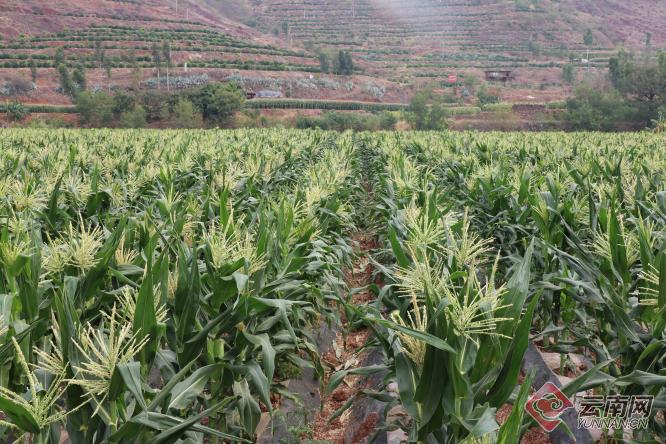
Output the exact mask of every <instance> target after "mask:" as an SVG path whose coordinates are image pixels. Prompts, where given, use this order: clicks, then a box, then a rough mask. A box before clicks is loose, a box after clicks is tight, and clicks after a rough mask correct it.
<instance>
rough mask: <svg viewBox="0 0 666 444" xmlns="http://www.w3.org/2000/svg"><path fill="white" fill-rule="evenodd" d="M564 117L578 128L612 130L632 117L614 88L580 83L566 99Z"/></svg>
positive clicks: (630, 111)
mask: <svg viewBox="0 0 666 444" xmlns="http://www.w3.org/2000/svg"><path fill="white" fill-rule="evenodd" d="M566 108H567V111H566V113H565V119H566V120H567V121H568V122H569V123H570V124H571V125H572V127H573V128H574V129H578V130H592V131H613V130H616V129H618V127H619V125H620V124H621V123H623V122H627V121H629V120H630V119H631V117H632V109H631V108H630V107H629V106H628V105H627V104H626V103H625V101H624V100H623V99H622V97H621V96H620V95H619V94H618V93H617V92H616V91H614V90H610V91H604V90H602V89H599V88H596V87H594V86H592V85H580V86H579V87H577V88H576V90H575V91H574V94H573V96H572V97H570V98H569V99H567V102H566Z"/></svg>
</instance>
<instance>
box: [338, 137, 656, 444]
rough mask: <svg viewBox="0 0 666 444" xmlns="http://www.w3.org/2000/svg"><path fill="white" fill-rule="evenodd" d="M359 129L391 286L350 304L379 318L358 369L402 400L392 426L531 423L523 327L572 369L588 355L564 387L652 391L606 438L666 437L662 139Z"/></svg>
mask: <svg viewBox="0 0 666 444" xmlns="http://www.w3.org/2000/svg"><path fill="white" fill-rule="evenodd" d="M358 143H359V145H360V146H361V147H362V148H361V149H362V150H363V156H364V158H365V159H366V160H365V161H366V164H367V166H366V169H367V170H368V171H370V173H369V174H370V176H371V180H372V181H373V183H374V186H373V189H374V193H375V195H376V206H375V207H374V208H373V216H370V217H368V219H370V220H372V221H373V222H374V223H375V229H376V230H377V233H378V236H379V239H380V245H381V248H380V249H379V250H378V251H377V252H375V254H374V255H373V256H372V260H373V262H374V264H375V266H376V270H377V271H376V273H377V275H378V276H380V277H381V279H380V281H381V282H383V283H384V285H383V286H381V287H379V286H378V287H375V288H374V290H375V292H376V295H377V302H375V303H373V304H370V305H369V306H368V307H365V308H363V309H358V308H356V307H347V308H348V309H349V310H353V311H354V312H355V313H356V314H357V315H358V318H359V320H358V321H357V322H358V323H360V324H364V325H366V326H368V327H369V328H371V329H373V331H375V333H376V345H377V346H380V347H382V348H383V350H384V353H385V357H386V366H385V368H377V367H368V368H365V369H355V370H354V372H357V373H363V372H373V371H388V376H386V377H385V379H384V381H385V382H386V387H385V390H384V392H383V394H384V395H385V396H387V397H389V399H391V397H392V399H391V401H389V402H393V403H395V404H399V405H401V406H402V407H403V408H404V410H405V411H406V412H407V413H408V417H409V418H410V420H409V421H407V422H403V423H400V424H398V425H399V426H401V427H402V428H404V429H405V430H407V431H409V438H410V441H412V440H413V441H417V440H418V441H419V442H421V441H425V440H426V439H428V437H430V438H433V437H435V439H436V440H437V442H451V443H452V442H470V441H465V440H470V439H485V440H486V441H484V442H502V443H509V442H518V438H517V437H519V436H521V434H522V433H523V432H525V430H526V429H527V428H529V427H530V426H532V425H534V423H531V422H530V420H529V419H527V418H526V417H525V416H526V415H525V413H524V410H523V408H524V405H525V401H526V399H527V396H528V394H529V392H528V388H529V384H530V383H531V381H532V379H531V378H532V375H530V374H526V375H521V373H520V372H521V361H522V359H523V354H524V352H525V350H526V347H527V346H528V342H529V341H534V342H535V343H537V344H538V346H539V347H540V349H541V350H542V351H549V352H555V353H560V354H561V355H560V356H561V367H562V369H564V368H568V367H570V366H571V365H572V363H571V361H570V360H569V358H568V356H570V354H571V353H578V354H580V355H583V356H585V357H586V358H589V359H590V361H591V367H590V368H589V369H588V370H587V371H585V372H582V371H576V372H574V373H573V374H569V376H570V378H568V379H566V380H565V381H568V382H566V383H565V384H564V386H563V388H562V391H563V392H564V393H565V394H566V395H568V396H570V397H571V398H572V399H574V396H575V395H576V394H577V393H579V394H580V393H581V392H585V391H586V393H587V394H591V393H594V394H595V395H618V396H637V395H638V396H640V395H649V396H654V406H653V408H654V411H653V412H657V413H656V414H653V416H652V417H651V418H650V422H649V426H648V427H647V429H645V430H640V431H635V432H633V433H634V434H633V436H631V434H632V432H631V431H630V432H627V431H624V430H617V431H612V430H611V431H605V433H606V434H607V435H608V436H609V438H608V439H610V438H615V439H618V440H619V442H626V441H623V440H628V441H631V442H657V441H654V440H659V439H663V437H664V436H666V427H665V422H664V417H663V410H662V409H664V407H666V388H664V387H665V386H666V367H665V364H666V341H665V340H666V192H665V191H664V190H665V187H664V185H665V183H664V179H665V177H664V173H665V172H666V150H664V148H665V146H666V140H664V139H663V138H658V137H655V136H653V135H649V134H633V135H601V134H569V135H564V134H554V133H550V134H549V133H541V134H518V133H516V134H501V135H500V134H484V135H481V134H472V133H458V134H441V133H429V134H427V133H426V134H423V133H421V134H410V135H405V134H395V133H384V134H381V135H376V134H374V135H362V136H360V137H359V142H358ZM342 373H344V372H342ZM338 375H339V376H337V377H332V378H331V380H332V381H335V382H338V381H339V378H340V376H342V375H341V374H338ZM523 378H524V379H523ZM519 381H521V382H522V385H521V386H520V390H519V391H518V389H517V388H516V385H517V383H518V382H519ZM391 383H395V384H397V387H398V390H397V392H398V394H397V395H396V391H395V390H393V391H391V390H389V389H388V387H389V386H390V384H391ZM334 388H335V386H334V385H330V386H329V388H328V389H329V391H330V390H333V389H334ZM536 388H538V387H535V389H536ZM508 402H510V403H513V408H512V410H511V413H510V415H509V417H508V419H507V420H506V421H505V422H504V423H503V425H502V426H501V427H499V425H498V423H497V421H496V412H497V409H499V408H501V407H502V406H504V405H505V404H506V403H508ZM627 433H629V435H626V434H627ZM632 440H633V441H632Z"/></svg>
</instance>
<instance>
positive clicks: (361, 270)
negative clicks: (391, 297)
mask: <svg viewBox="0 0 666 444" xmlns="http://www.w3.org/2000/svg"><path fill="white" fill-rule="evenodd" d="M352 241H354V243H355V244H356V245H357V246H358V251H357V254H356V259H355V261H354V263H353V265H352V267H351V269H348V270H345V280H346V282H347V285H348V287H349V289H350V290H352V289H355V288H364V290H362V291H359V292H356V293H355V294H354V295H353V296H352V299H351V301H352V303H353V304H354V305H363V304H366V303H368V302H369V301H372V300H373V299H374V298H375V296H374V295H373V294H372V292H370V291H369V290H368V289H366V287H367V286H368V285H370V284H371V283H372V276H373V271H374V268H373V266H372V264H371V263H370V261H369V260H368V256H367V255H368V254H369V253H370V252H371V251H372V250H374V249H375V248H376V247H377V240H376V236H375V235H374V234H372V233H356V234H354V235H353V236H352ZM341 317H342V323H343V324H342V325H343V331H346V332H348V333H347V335H346V337H345V336H343V335H342V334H341V333H340V332H338V334H337V337H336V340H335V343H334V345H333V348H332V349H331V350H330V351H328V352H327V353H325V354H324V355H323V356H322V361H323V362H324V364H325V367H326V376H325V381H324V386H326V384H328V380H329V378H330V376H331V374H332V373H333V372H335V371H338V370H342V369H345V368H353V367H359V366H362V365H363V362H364V359H365V358H366V356H367V354H368V353H369V350H367V349H363V347H364V346H365V345H366V344H367V342H368V340H369V339H370V337H371V335H372V332H371V331H370V329H368V328H367V327H363V328H360V329H358V330H355V331H349V323H348V321H347V319H346V317H345V316H344V313H342V314H341ZM366 381H367V378H366V377H363V376H354V375H350V376H347V377H346V378H345V379H344V381H343V382H342V384H340V385H339V386H338V387H337V388H336V389H335V391H333V393H331V395H329V396H327V397H325V398H323V409H322V410H321V411H320V412H318V413H317V415H316V417H315V421H314V427H313V431H314V436H313V438H314V439H315V440H318V441H327V442H330V443H333V444H338V443H343V442H345V434H346V433H348V430H349V428H350V426H351V425H352V424H351V422H352V419H353V418H352V414H351V409H349V410H347V411H345V412H344V413H343V414H342V415H340V416H339V417H338V418H336V419H334V420H333V421H329V420H330V418H331V417H332V416H333V414H334V413H335V412H336V411H337V410H338V409H340V408H341V407H342V406H343V405H344V404H345V403H346V402H347V401H348V400H349V399H350V398H351V397H352V396H354V395H355V394H357V393H358V392H359V391H360V390H362V389H365V388H369V387H366V385H367V382H366ZM378 419H379V418H377V417H376V416H372V415H370V416H368V417H367V418H366V419H365V421H364V422H363V424H361V426H360V427H359V428H358V430H357V431H356V433H354V436H353V437H352V438H351V442H352V443H363V442H366V440H367V438H368V437H369V436H370V435H371V434H372V433H373V432H374V431H375V428H376V426H377V422H378ZM348 442H349V441H348Z"/></svg>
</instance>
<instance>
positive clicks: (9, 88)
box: [0, 77, 34, 96]
mask: <svg viewBox="0 0 666 444" xmlns="http://www.w3.org/2000/svg"><path fill="white" fill-rule="evenodd" d="M33 89H34V86H33V84H32V83H31V82H30V81H29V80H26V79H24V78H21V77H9V78H6V79H5V82H4V83H3V84H2V87H0V94H1V95H4V96H22V95H25V94H28V93H29V92H31V91H32V90H33Z"/></svg>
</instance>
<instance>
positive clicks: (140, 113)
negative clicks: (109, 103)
mask: <svg viewBox="0 0 666 444" xmlns="http://www.w3.org/2000/svg"><path fill="white" fill-rule="evenodd" d="M146 125H147V121H146V110H145V109H144V108H143V107H142V106H141V105H134V108H132V110H131V111H125V112H124V113H123V114H122V115H121V116H120V126H121V127H123V128H145V127H146Z"/></svg>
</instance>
